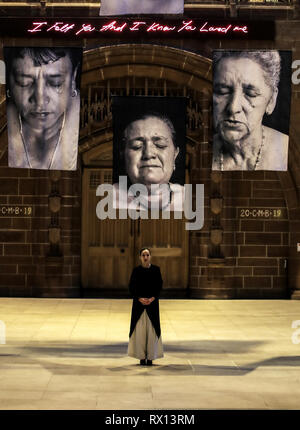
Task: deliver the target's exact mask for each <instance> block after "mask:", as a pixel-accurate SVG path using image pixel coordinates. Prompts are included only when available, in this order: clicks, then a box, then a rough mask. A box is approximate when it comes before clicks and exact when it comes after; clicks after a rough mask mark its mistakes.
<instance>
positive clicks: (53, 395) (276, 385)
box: [0, 298, 300, 410]
mask: <svg viewBox="0 0 300 430" xmlns="http://www.w3.org/2000/svg"><path fill="white" fill-rule="evenodd" d="M160 308H161V326H162V339H163V345H164V357H163V358H160V359H158V360H156V361H154V365H153V366H152V367H142V366H139V364H138V362H137V360H135V359H134V358H131V357H128V356H127V342H128V331H129V322H130V309H131V301H130V300H107V299H22V298H0V320H1V321H2V323H1V322H0V409H2V410H3V409H34V410H37V409H54V410H57V409H114V410H121V409H300V371H299V370H300V301H289V300H273V301H271V300H240V301H233V300H161V301H160ZM297 321H298V323H297ZM293 322H294V328H293V327H292V325H293ZM4 324H5V326H4ZM297 327H298V329H297ZM297 330H298V331H297ZM4 342H6V343H4ZM298 342H299V343H298Z"/></svg>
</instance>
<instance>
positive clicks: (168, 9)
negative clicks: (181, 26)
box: [100, 0, 184, 16]
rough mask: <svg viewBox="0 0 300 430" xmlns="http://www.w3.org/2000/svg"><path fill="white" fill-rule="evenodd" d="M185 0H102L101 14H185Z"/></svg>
mask: <svg viewBox="0 0 300 430" xmlns="http://www.w3.org/2000/svg"><path fill="white" fill-rule="evenodd" d="M183 10H184V0H163V1H162V0H102V1H101V7H100V15H101V16H111V15H138V14H152V15H156V14H176V15H177V14H183Z"/></svg>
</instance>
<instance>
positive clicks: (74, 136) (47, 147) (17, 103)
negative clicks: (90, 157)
mask: <svg viewBox="0 0 300 430" xmlns="http://www.w3.org/2000/svg"><path fill="white" fill-rule="evenodd" d="M4 56H5V63H6V89H7V91H6V100H7V129H8V165H9V167H21V168H30V169H55V170H75V169H76V165H77V152H78V132H79V111H80V94H79V86H80V85H79V82H80V72H81V58H82V49H81V48H37V47H35V48H23V47H21V48H15V47H13V48H12V47H11V48H8V47H7V48H5V50H4Z"/></svg>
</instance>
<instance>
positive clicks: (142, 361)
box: [140, 359, 152, 366]
mask: <svg viewBox="0 0 300 430" xmlns="http://www.w3.org/2000/svg"><path fill="white" fill-rule="evenodd" d="M140 365H141V366H152V360H147V361H146V360H145V359H143V360H140Z"/></svg>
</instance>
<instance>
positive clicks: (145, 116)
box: [112, 96, 186, 210]
mask: <svg viewBox="0 0 300 430" xmlns="http://www.w3.org/2000/svg"><path fill="white" fill-rule="evenodd" d="M112 111H113V131H114V141H113V181H114V187H115V191H116V193H117V197H118V200H119V205H118V204H115V202H114V206H115V207H119V208H123V207H124V205H125V206H126V207H127V204H129V203H130V202H131V203H132V205H131V208H132V209H138V207H137V206H136V205H135V202H136V199H135V197H136V196H137V195H139V205H140V206H143V204H144V207H145V206H146V207H147V209H148V207H149V206H150V203H151V202H152V203H153V206H155V202H157V204H158V207H155V208H158V209H164V208H168V210H177V209H178V210H182V205H183V199H184V195H183V193H184V182H185V136H186V98H185V97H150V96H148V97H146V96H145V97H144V96H132V97H125V96H124V97H117V96H116V97H113V104H112ZM128 189H131V190H133V191H132V194H131V195H130V193H129V194H128V195H127V192H128ZM135 192H136V194H135ZM150 193H152V194H153V195H152V196H150ZM121 200H122V201H123V202H124V205H123V203H121ZM176 203H178V204H176ZM129 208H130V207H129Z"/></svg>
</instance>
